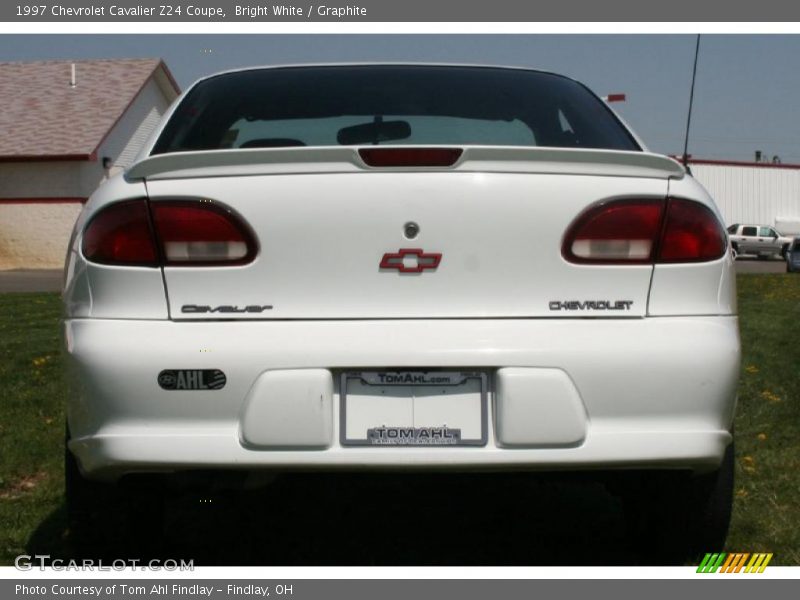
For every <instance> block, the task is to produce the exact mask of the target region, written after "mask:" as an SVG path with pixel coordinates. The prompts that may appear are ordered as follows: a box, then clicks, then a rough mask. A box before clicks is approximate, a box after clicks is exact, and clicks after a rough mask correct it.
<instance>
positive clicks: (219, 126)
mask: <svg viewBox="0 0 800 600" xmlns="http://www.w3.org/2000/svg"><path fill="white" fill-rule="evenodd" d="M378 144H391V145H398V144H434V145H498V146H555V147H568V148H608V149H613V150H640V147H639V146H638V145H637V144H636V142H635V141H634V139H633V138H632V137H631V135H630V134H629V133H628V131H627V130H626V129H625V127H624V126H622V124H621V123H620V122H619V120H618V119H617V118H616V117H615V116H614V114H613V113H612V112H611V111H610V110H609V109H608V107H607V106H606V105H605V103H604V102H603V101H601V100H600V99H598V98H597V97H596V96H594V95H593V94H592V93H591V92H589V91H588V90H587V89H586V88H585V87H583V86H582V85H581V84H579V83H576V82H574V81H572V80H570V79H567V78H565V77H560V76H558V75H552V74H549V73H539V72H535V71H525V70H514V69H496V68H480V67H434V66H430V67H424V66H401V65H384V66H347V67H345V66H342V67H292V68H278V69H260V70H248V71H241V72H237V73H227V74H224V75H218V76H216V77H212V78H210V79H207V80H205V81H202V82H200V83H199V84H197V85H196V86H195V87H194V88H192V90H191V91H190V92H189V93H188V94H187V96H186V97H185V98H184V100H183V101H182V102H181V104H180V106H178V108H177V109H176V111H175V112H174V113H173V116H172V118H171V119H170V121H169V122H168V123H167V125H166V127H165V128H164V131H163V132H162V134H161V136H160V137H159V139H158V141H157V142H156V144H155V146H154V149H153V152H152V153H153V154H161V153H166V152H182V151H196V150H219V149H226V148H278V147H293V146H350V145H378Z"/></svg>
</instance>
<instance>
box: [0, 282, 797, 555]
mask: <svg viewBox="0 0 800 600" xmlns="http://www.w3.org/2000/svg"><path fill="white" fill-rule="evenodd" d="M738 284H739V312H740V316H741V322H740V325H741V334H742V345H743V351H744V355H743V361H742V373H741V382H740V387H739V406H738V410H737V417H736V434H737V460H736V476H737V481H736V500H735V504H734V517H733V523H732V527H731V532H730V536H729V538H728V548H729V549H730V550H735V551H744V552H756V551H757V552H774V553H775V557H774V559H773V563H772V564H783V565H800V502H798V498H800V408H799V407H798V399H800V377H798V366H800V361H798V345H800V277H799V276H796V275H795V276H791V275H740V276H739V278H738ZM60 311H61V307H60V300H59V298H58V296H57V295H55V294H0V382H1V383H2V392H0V564H12V563H13V560H14V557H16V556H17V555H19V554H24V553H30V552H31V550H32V549H33V550H35V551H38V552H41V553H51V554H53V555H54V556H57V555H64V554H67V555H69V554H70V552H71V550H70V548H69V542H68V541H67V542H65V541H64V514H63V498H62V494H63V486H62V444H63V432H64V403H65V397H66V392H65V383H64V377H63V374H62V359H61V355H60V345H61V342H60V329H59V315H60Z"/></svg>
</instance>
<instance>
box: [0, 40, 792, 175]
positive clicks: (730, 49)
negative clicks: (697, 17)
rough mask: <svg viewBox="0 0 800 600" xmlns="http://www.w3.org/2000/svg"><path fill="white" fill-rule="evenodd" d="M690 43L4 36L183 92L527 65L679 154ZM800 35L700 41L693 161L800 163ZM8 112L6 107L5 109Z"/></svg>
mask: <svg viewBox="0 0 800 600" xmlns="http://www.w3.org/2000/svg"><path fill="white" fill-rule="evenodd" d="M694 48H695V36H693V35H652V34H647V35H629V34H602V35H578V34H575V35H542V34H526V35H512V34H502V35H473V34H458V35H439V34H436V35H405V34H402V35H401V34H382V35H329V34H314V35H276V34H236V35H202V34H176V35H146V34H136V35H88V34H87V35H67V34H59V35H45V34H38V35H32V34H31V35H1V36H0V61H22V60H25V61H27V60H45V59H76V60H77V59H87V58H139V57H160V58H163V59H164V61H165V62H166V63H167V65H168V67H169V69H170V70H171V71H172V73H173V75H174V76H175V78H176V80H177V81H178V83H179V84H180V85H181V87H186V86H188V85H190V84H191V83H192V82H193V81H194V80H196V79H197V78H199V77H201V76H203V75H207V74H210V73H214V72H217V71H221V70H225V69H230V68H236V67H243V66H252V65H275V64H299V63H309V62H347V61H355V62H368V61H414V62H417V61H433V62H456V63H470V64H499V65H513V66H526V67H534V68H539V69H544V70H548V71H554V72H557V73H561V74H564V75H568V76H570V77H573V78H575V79H577V80H579V81H581V82H583V83H585V84H586V85H588V86H589V87H590V88H591V89H593V90H594V91H595V92H596V93H597V94H599V95H601V96H603V95H606V94H609V93H624V94H626V96H627V100H626V101H625V102H623V103H615V104H614V105H613V106H614V108H615V110H617V111H618V113H619V114H620V116H621V117H622V118H623V119H624V120H625V121H626V122H627V123H628V124H629V125H630V126H631V127H633V129H634V130H635V131H636V132H637V133H638V134H639V136H640V137H641V138H642V139H643V140H644V142H645V143H646V144H647V145H648V147H649V148H650V149H651V150H653V151H655V152H662V153H666V154H681V153H682V152H683V142H684V132H685V128H686V117H687V111H688V105H689V90H690V85H691V74H692V63H693V60H694ZM797 56H800V35H750V34H746V35H741V34H739V35H710V34H705V35H703V36H702V37H701V42H700V56H699V62H698V68H697V83H696V87H695V103H694V109H693V113H692V128H691V133H690V138H689V153H690V154H691V155H692V156H694V157H696V158H706V159H728V160H745V161H747V160H752V159H753V156H754V153H755V151H756V150H761V151H762V152H763V154H764V155H765V156H768V157H769V158H770V159H771V158H772V157H773V156H778V157H779V158H780V160H781V162H783V163H794V164H800V70H799V69H798V68H797V62H796V57H797ZM0 110H2V107H0Z"/></svg>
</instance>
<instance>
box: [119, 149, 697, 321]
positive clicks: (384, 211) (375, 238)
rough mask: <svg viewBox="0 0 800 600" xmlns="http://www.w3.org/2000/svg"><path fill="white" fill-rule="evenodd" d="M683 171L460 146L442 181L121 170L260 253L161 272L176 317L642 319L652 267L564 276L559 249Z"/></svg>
mask: <svg viewBox="0 0 800 600" xmlns="http://www.w3.org/2000/svg"><path fill="white" fill-rule="evenodd" d="M213 155H220V156H222V155H224V161H223V162H222V163H220V161H219V160H215V157H214V156H213ZM682 175H683V171H682V169H681V168H680V166H679V165H677V163H675V162H674V161H671V160H670V159H667V158H664V157H660V156H657V155H651V154H647V153H641V152H619V151H600V150H560V149H547V148H533V149H527V148H520V149H515V148H502V149H501V148H467V149H465V152H464V153H463V155H462V157H461V158H460V159H459V161H458V162H457V163H456V164H455V165H454V166H453V167H452V168H447V169H422V168H416V169H414V168H402V169H398V168H390V169H371V168H368V167H366V166H365V165H364V164H363V163H362V162H361V161H360V159H359V157H358V154H357V152H356V151H355V150H354V149H351V148H326V149H317V148H315V149H308V150H305V149H291V150H256V151H226V152H219V153H217V152H203V153H184V154H180V155H176V154H170V155H163V156H157V157H153V158H150V159H146V160H145V161H143V162H142V163H139V164H138V165H136V166H135V167H133V169H132V170H131V171H130V172H129V173H128V176H129V177H131V178H143V179H145V180H146V183H147V188H148V194H149V197H150V199H151V201H152V202H159V201H160V200H167V199H169V200H172V199H176V198H187V197H189V198H206V199H210V200H213V201H216V202H219V203H222V204H224V205H227V206H228V207H230V208H231V209H233V210H234V211H235V212H237V213H238V214H239V215H240V216H241V217H242V219H243V220H244V221H245V222H246V223H247V224H249V226H250V227H251V228H252V229H253V231H254V232H255V234H256V237H257V239H258V242H259V246H260V248H259V253H258V256H257V258H256V259H255V261H254V262H253V263H251V264H249V265H245V266H237V267H166V268H165V269H164V277H165V282H166V286H167V294H168V298H169V307H170V314H171V318H173V319H220V318H228V319H230V318H235V319H265V318H266V319H386V318H482V317H492V318H499V317H562V318H563V317H566V316H572V317H574V316H581V317H601V318H602V317H641V316H644V314H645V312H646V305H647V296H648V292H649V288H650V279H651V275H652V266H650V265H603V266H596V265H577V264H571V263H568V262H566V261H565V260H564V259H563V257H562V255H561V246H562V238H563V235H564V232H565V231H566V229H567V228H568V227H569V225H570V223H571V222H572V221H573V220H574V219H575V217H576V216H577V215H578V214H580V213H581V212H582V211H583V210H584V209H586V208H587V207H588V206H589V205H591V204H593V203H595V202H597V201H600V200H604V199H610V198H619V197H632V198H664V197H666V195H667V189H668V180H669V178H671V177H680V176H682ZM408 223H415V224H417V225H418V227H419V233H418V235H416V237H414V238H413V239H408V238H407V237H406V230H405V226H406V224H408ZM417 251H421V252H422V254H421V255H419V252H417ZM404 255H405V256H404ZM415 255H419V256H416V258H415ZM435 255H440V258H439V262H438V266H437V267H436V268H435V269H434V268H423V269H422V270H421V271H420V272H402V271H405V270H412V271H413V270H415V268H416V267H417V265H419V264H422V265H423V266H425V265H428V266H431V265H433V263H434V262H436V261H435ZM382 262H383V266H384V268H381V264H382ZM400 264H403V265H405V268H404V269H399V268H396V267H398V266H399V265H400ZM385 267H389V268H385ZM247 306H258V307H271V308H264V309H262V310H260V311H245V312H239V311H240V310H242V309H244V307H247ZM187 307H188V309H187ZM198 307H199V308H198Z"/></svg>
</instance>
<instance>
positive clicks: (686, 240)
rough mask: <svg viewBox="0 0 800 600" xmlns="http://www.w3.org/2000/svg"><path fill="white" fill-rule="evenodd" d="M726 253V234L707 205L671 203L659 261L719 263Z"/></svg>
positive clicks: (687, 202) (676, 200)
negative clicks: (718, 260) (715, 261)
mask: <svg viewBox="0 0 800 600" xmlns="http://www.w3.org/2000/svg"><path fill="white" fill-rule="evenodd" d="M725 251H726V239H725V234H724V232H723V231H722V227H721V226H720V223H719V220H718V219H717V217H716V216H715V215H714V213H712V212H711V210H709V208H708V207H707V206H703V205H702V204H700V203H698V202H692V201H691V200H682V199H679V198H672V199H670V200H669V208H668V209H667V222H666V224H665V225H664V234H663V236H662V238H661V244H660V245H659V250H658V259H657V262H660V263H674V262H702V261H708V260H716V259H718V258H721V257H722V255H723V254H725Z"/></svg>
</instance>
